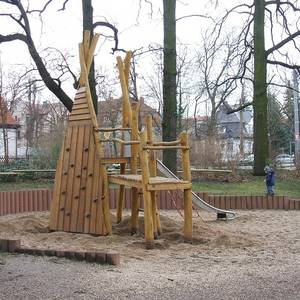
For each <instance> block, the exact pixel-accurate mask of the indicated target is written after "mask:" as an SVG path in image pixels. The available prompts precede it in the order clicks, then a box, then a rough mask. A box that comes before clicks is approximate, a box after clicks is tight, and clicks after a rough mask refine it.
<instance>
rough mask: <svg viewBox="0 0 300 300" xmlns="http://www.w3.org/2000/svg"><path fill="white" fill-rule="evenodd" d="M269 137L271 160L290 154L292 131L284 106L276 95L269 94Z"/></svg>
mask: <svg viewBox="0 0 300 300" xmlns="http://www.w3.org/2000/svg"><path fill="white" fill-rule="evenodd" d="M268 135H269V149H270V150H269V152H270V158H271V157H274V156H275V155H277V154H278V153H282V152H289V147H290V142H291V141H292V139H293V135H292V131H291V128H290V127H289V124H288V122H287V118H286V117H285V116H284V114H283V110H282V105H281V104H280V103H279V102H278V100H277V99H276V96H275V95H274V94H268Z"/></svg>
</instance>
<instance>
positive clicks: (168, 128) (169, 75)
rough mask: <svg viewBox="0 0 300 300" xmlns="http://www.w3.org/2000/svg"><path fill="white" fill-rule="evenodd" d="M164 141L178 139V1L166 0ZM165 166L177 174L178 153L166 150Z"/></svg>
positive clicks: (164, 2)
mask: <svg viewBox="0 0 300 300" xmlns="http://www.w3.org/2000/svg"><path fill="white" fill-rule="evenodd" d="M163 10H164V69H163V120H162V139H163V141H171V140H176V138H177V94H176V92H177V90H176V73H177V71H176V16H175V14H176V0H164V1H163ZM163 162H164V164H165V165H166V166H167V167H168V168H169V169H170V170H171V171H172V172H174V173H175V174H176V172H177V152H176V150H175V149H172V150H170V149H168V150H164V152H163Z"/></svg>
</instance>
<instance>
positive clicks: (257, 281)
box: [0, 210, 300, 299]
mask: <svg viewBox="0 0 300 300" xmlns="http://www.w3.org/2000/svg"><path fill="white" fill-rule="evenodd" d="M237 213H238V217H237V218H236V219H235V220H232V221H228V222H226V221H221V220H216V219H215V215H214V214H210V213H206V212H201V213H200V215H201V217H199V216H198V215H197V214H196V213H195V216H194V217H195V218H194V242H193V244H192V245H191V244H187V243H184V242H183V239H182V235H181V230H182V218H181V216H180V215H179V214H178V212H176V211H162V217H161V221H162V228H163V235H162V237H161V239H160V240H158V241H157V242H156V244H155V249H154V250H146V249H145V245H144V239H143V233H142V230H141V233H140V234H138V235H136V236H130V234H129V228H128V227H129V226H128V225H129V218H128V217H125V218H124V221H123V222H122V223H121V224H119V225H115V226H114V232H113V234H112V235H111V236H108V237H94V236H89V235H85V234H72V233H63V232H48V227H47V226H48V217H49V215H48V213H30V214H19V215H14V216H5V217H0V238H20V239H21V240H22V244H23V245H24V246H28V247H39V248H45V249H47V248H51V249H74V250H75V249H76V250H91V251H92V250H97V251H101V250H104V251H117V252H119V253H120V254H121V266H119V267H112V266H109V265H98V264H91V263H85V262H77V261H71V260H66V259H58V258H53V257H34V256H30V255H23V254H19V255H7V254H0V283H1V284H0V299H242V298H243V299H299V295H300V284H299V283H300V212H299V211H276V210H269V211H237ZM203 220H204V221H205V222H203ZM140 225H141V228H142V227H143V226H142V225H143V218H141V219H140Z"/></svg>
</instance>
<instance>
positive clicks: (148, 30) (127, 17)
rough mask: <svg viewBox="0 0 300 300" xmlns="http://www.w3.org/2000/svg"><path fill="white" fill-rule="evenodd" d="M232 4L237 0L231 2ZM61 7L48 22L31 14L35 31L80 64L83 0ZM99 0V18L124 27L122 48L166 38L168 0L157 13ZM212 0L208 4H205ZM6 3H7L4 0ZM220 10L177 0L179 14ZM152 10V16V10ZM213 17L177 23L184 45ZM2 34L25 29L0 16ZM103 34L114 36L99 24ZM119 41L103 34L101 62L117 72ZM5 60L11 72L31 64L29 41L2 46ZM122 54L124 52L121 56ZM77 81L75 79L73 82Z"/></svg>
mask: <svg viewBox="0 0 300 300" xmlns="http://www.w3.org/2000/svg"><path fill="white" fill-rule="evenodd" d="M229 2H230V5H232V3H234V2H236V1H229ZM40 3H44V1H40V0H39V1H37V0H30V5H32V8H36V7H37V6H36V4H37V5H41V4H40ZM54 3H57V5H51V6H49V7H48V8H47V11H46V13H44V14H43V17H42V20H41V19H40V18H39V15H38V14H34V15H33V16H32V17H31V24H32V25H31V29H32V32H33V36H34V41H35V43H36V46H37V48H38V49H40V50H42V49H45V48H46V47H56V48H58V49H60V50H61V51H63V52H64V51H67V52H69V53H70V54H73V55H75V56H76V58H75V59H74V62H73V64H74V68H79V63H78V61H77V59H78V43H79V42H80V41H81V33H82V16H81V15H82V12H81V1H79V0H70V1H69V3H68V4H67V7H66V10H65V11H63V12H58V11H57V9H58V8H60V7H61V6H59V5H58V3H59V4H60V5H61V3H62V1H54ZM141 3H142V4H141V6H139V1H138V0H126V1H120V0H110V1H99V0H97V1H96V0H94V1H93V6H94V16H95V18H94V20H95V21H97V20H103V19H104V18H105V19H106V20H107V21H108V22H110V23H112V24H114V25H115V26H116V27H117V28H118V30H119V41H120V43H119V47H120V48H124V49H126V50H134V49H139V48H141V47H147V46H148V45H149V44H153V43H160V44H162V39H163V23H162V1H161V0H153V1H152V3H153V6H152V11H151V7H150V5H149V4H147V3H146V2H144V1H143V0H141ZM205 3H207V5H205ZM1 5H3V4H1ZM218 10H220V8H218V9H211V4H210V1H208V0H207V1H199V0H182V1H177V18H179V17H182V16H186V15H190V14H201V15H209V16H216V15H218ZM151 12H152V14H151ZM209 23H210V21H209V20H208V19H205V18H199V17H193V18H186V19H183V20H181V21H178V22H177V36H178V40H179V41H180V42H181V43H184V44H188V45H193V46H194V45H195V44H196V43H199V42H200V39H199V37H200V34H201V32H203V31H204V30H205V29H206V28H207V26H208V25H209ZM0 28H1V33H7V34H8V33H12V32H16V31H20V29H19V28H17V27H16V26H15V25H14V23H13V22H7V20H6V21H5V22H4V21H3V19H0ZM97 32H99V33H100V34H101V33H104V34H111V31H109V30H108V29H105V30H104V29H103V28H100V27H99V28H98V29H97ZM112 46H113V42H107V41H105V39H104V38H100V40H99V43H98V48H97V50H96V55H97V64H99V65H102V66H105V68H107V69H108V70H109V71H112V72H115V70H114V65H115V58H114V57H113V56H112V55H111V54H110V52H111V51H110V48H111V47H112ZM0 51H1V60H2V64H3V67H4V70H6V71H7V70H10V69H11V68H12V67H14V66H15V65H16V64H20V65H22V64H25V65H28V64H29V62H30V57H29V54H28V50H27V48H26V45H25V44H24V43H22V42H18V41H17V42H13V43H5V44H0ZM117 55H120V54H117ZM76 64H78V65H76ZM71 84H72V82H70V85H71Z"/></svg>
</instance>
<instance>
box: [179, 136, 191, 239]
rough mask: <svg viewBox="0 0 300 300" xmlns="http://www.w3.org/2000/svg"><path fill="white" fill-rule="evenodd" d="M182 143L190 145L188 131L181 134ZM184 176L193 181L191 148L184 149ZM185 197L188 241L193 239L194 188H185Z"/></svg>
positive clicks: (185, 235) (186, 235) (185, 221)
mask: <svg viewBox="0 0 300 300" xmlns="http://www.w3.org/2000/svg"><path fill="white" fill-rule="evenodd" d="M180 139H181V145H182V146H185V147H188V145H189V144H188V136H187V133H186V132H183V133H181V135H180ZM182 171H183V172H182V173H183V174H182V176H183V180H186V181H191V179H192V176H191V167H190V157H189V149H183V150H182ZM183 197H184V198H183V199H184V238H185V240H186V241H189V242H190V241H192V239H193V206H192V189H185V190H184V192H183Z"/></svg>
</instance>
